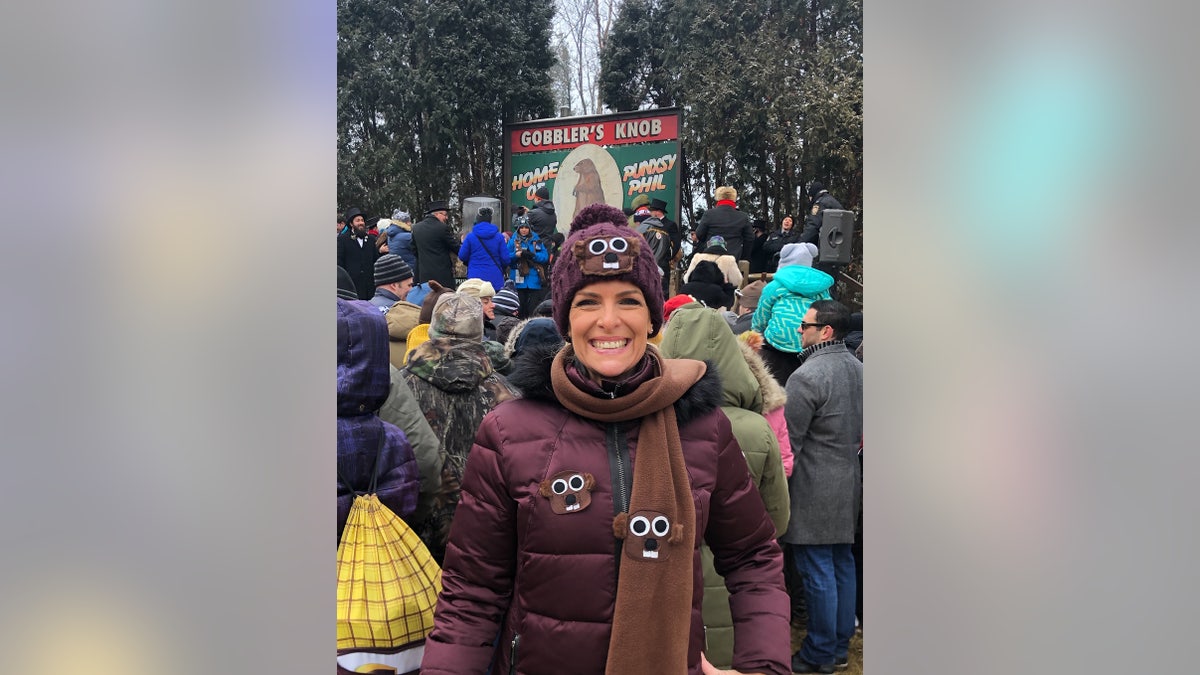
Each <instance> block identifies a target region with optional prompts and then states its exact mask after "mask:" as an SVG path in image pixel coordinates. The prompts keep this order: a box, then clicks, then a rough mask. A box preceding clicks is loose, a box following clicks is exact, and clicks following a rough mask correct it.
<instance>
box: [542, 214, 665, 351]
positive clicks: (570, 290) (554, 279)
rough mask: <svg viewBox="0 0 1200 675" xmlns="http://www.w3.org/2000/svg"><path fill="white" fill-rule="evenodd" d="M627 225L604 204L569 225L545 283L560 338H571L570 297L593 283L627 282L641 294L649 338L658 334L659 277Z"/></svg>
mask: <svg viewBox="0 0 1200 675" xmlns="http://www.w3.org/2000/svg"><path fill="white" fill-rule="evenodd" d="M626 223H627V221H626V219H625V214H624V213H622V212H621V210H620V209H617V208H613V207H611V206H609V205H608V204H592V205H591V206H588V207H586V208H584V209H583V210H582V211H580V212H579V215H577V216H575V220H573V221H571V231H570V232H569V233H568V234H567V239H566V241H564V242H563V245H562V253H560V255H559V258H558V259H557V260H556V261H555V262H554V271H553V272H552V273H551V277H550V295H551V297H552V298H553V299H554V301H553V302H554V323H556V324H558V330H559V332H561V333H562V334H563V335H568V334H569V333H570V327H569V325H568V324H569V320H568V317H569V314H570V308H571V300H572V299H573V298H574V297H575V293H577V292H578V291H579V289H581V288H583V287H584V286H587V285H588V284H593V283H596V282H598V281H628V282H630V283H632V284H633V285H635V286H637V287H638V288H640V289H642V295H643V296H645V298H646V305H647V307H648V308H649V310H650V325H651V326H652V327H653V332H652V333H651V334H650V337H654V336H655V335H657V334H658V331H659V329H660V328H662V323H663V297H662V272H661V271H660V270H659V268H658V264H657V263H656V262H655V261H654V253H653V252H652V251H651V250H650V246H649V245H647V244H646V240H645V239H644V238H643V237H642V235H640V234H638V233H637V232H636V231H634V230H632V229H630V228H629V226H628V225H627V224H626Z"/></svg>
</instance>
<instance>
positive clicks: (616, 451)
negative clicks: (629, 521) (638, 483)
mask: <svg viewBox="0 0 1200 675" xmlns="http://www.w3.org/2000/svg"><path fill="white" fill-rule="evenodd" d="M620 433H621V431H620V429H618V428H617V425H615V424H610V425H608V438H609V442H610V443H611V447H612V450H613V456H614V457H616V460H617V475H616V476H614V479H615V480H616V483H617V498H618V500H617V504H616V507H617V513H625V512H626V511H628V510H629V486H628V482H627V481H626V476H627V473H626V470H625V459H626V458H625V455H624V454H623V453H622V452H621V441H620ZM613 515H616V514H613Z"/></svg>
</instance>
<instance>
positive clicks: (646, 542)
mask: <svg viewBox="0 0 1200 675" xmlns="http://www.w3.org/2000/svg"><path fill="white" fill-rule="evenodd" d="M613 534H614V535H616V536H617V538H618V539H624V540H625V545H624V546H623V547H622V548H623V549H624V550H625V555H626V556H628V557H630V558H632V559H634V560H642V561H650V562H654V561H660V560H667V559H668V558H670V556H671V549H673V548H675V545H677V544H679V542H681V541H683V526H681V525H679V524H677V523H672V522H671V518H670V517H669V516H667V515H666V514H664V513H659V512H658V511H634V512H633V513H621V514H618V515H617V517H616V518H615V519H614V520H613Z"/></svg>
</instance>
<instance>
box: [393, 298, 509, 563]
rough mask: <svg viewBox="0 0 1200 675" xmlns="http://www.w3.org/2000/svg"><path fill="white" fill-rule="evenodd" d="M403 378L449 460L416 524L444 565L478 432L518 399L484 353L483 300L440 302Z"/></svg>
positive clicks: (435, 556) (444, 465) (458, 299)
mask: <svg viewBox="0 0 1200 675" xmlns="http://www.w3.org/2000/svg"><path fill="white" fill-rule="evenodd" d="M404 378H405V382H407V383H408V386H409V387H411V388H412V390H413V395H415V396H416V398H417V404H418V406H419V407H420V408H421V410H422V411H423V412H424V413H425V420H426V421H427V422H429V426H430V427H432V428H433V433H434V435H435V436H437V438H438V440H439V441H440V442H441V453H442V456H443V457H444V460H443V463H442V467H441V484H440V486H439V487H438V488H437V489H436V490H435V491H434V494H433V499H432V503H431V504H430V505H429V509H428V512H427V515H426V517H425V518H423V519H422V520H420V521H418V522H415V523H414V524H413V529H414V530H416V532H417V535H418V536H420V537H421V541H423V542H425V545H426V546H427V547H428V548H429V553H430V554H431V555H432V556H433V558H434V560H436V561H437V562H438V564H439V565H440V564H441V563H442V561H443V560H444V559H445V555H446V540H447V539H448V538H449V536H450V523H451V522H452V521H453V520H454V514H455V511H456V509H457V508H458V501H459V491H460V489H461V485H462V477H463V470H464V469H465V467H466V464H467V455H468V454H469V453H470V451H471V441H472V439H473V438H474V437H475V431H476V429H478V428H479V423H480V421H481V420H482V419H483V416H484V415H486V414H487V412H488V411H489V410H491V409H492V408H494V407H495V406H496V405H497V404H498V403H500V402H502V401H506V400H508V399H509V398H511V397H512V396H513V391H512V390H511V389H510V388H509V386H508V383H507V382H505V380H504V378H503V377H501V376H500V375H499V374H497V373H496V372H495V371H494V370H493V368H492V362H491V360H490V359H489V358H488V355H487V352H486V351H484V348H483V305H481V304H480V302H479V299H478V298H474V297H471V296H469V295H466V294H465V293H446V294H443V295H442V296H440V297H439V298H438V299H437V303H436V304H435V305H434V308H433V317H432V321H431V322H430V324H429V340H428V341H426V342H423V343H421V344H420V345H419V346H418V347H417V348H416V349H415V350H413V353H412V356H410V357H409V359H408V365H407V366H405V368H404Z"/></svg>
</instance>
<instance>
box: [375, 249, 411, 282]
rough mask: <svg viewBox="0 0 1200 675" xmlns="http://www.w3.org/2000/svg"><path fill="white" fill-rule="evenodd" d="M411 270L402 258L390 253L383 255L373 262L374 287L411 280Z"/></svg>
mask: <svg viewBox="0 0 1200 675" xmlns="http://www.w3.org/2000/svg"><path fill="white" fill-rule="evenodd" d="M412 275H413V273H412V268H411V267H409V266H408V263H406V262H404V258H401V257H400V256H398V255H394V254H391V253H384V254H383V255H381V256H379V259H378V260H376V261H375V285H376V286H386V285H387V284H394V283H396V282H397V281H404V280H405V279H411V278H412Z"/></svg>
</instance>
